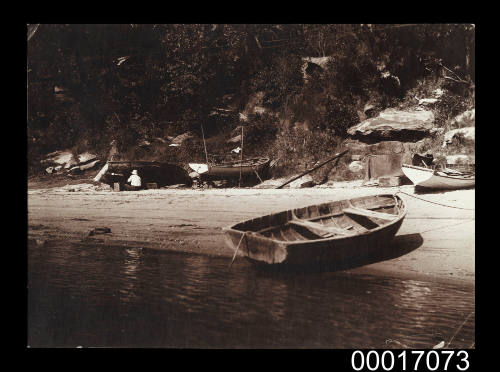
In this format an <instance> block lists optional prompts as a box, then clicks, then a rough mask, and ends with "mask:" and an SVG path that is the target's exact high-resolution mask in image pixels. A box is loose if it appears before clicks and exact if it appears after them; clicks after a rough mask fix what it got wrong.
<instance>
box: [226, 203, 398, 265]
mask: <svg viewBox="0 0 500 372" xmlns="http://www.w3.org/2000/svg"><path fill="white" fill-rule="evenodd" d="M406 212H407V210H406V205H405V204H404V202H403V200H402V199H401V198H399V197H398V196H396V195H390V194H388V195H375V196H365V197H360V198H354V199H350V200H340V201H334V202H329V203H324V204H317V205H311V206H308V207H303V208H297V209H293V210H288V211H283V212H279V213H274V214H270V215H266V216H263V217H258V218H254V219H251V220H247V221H244V222H240V223H237V224H235V225H233V226H231V227H228V228H225V229H224V234H225V238H226V243H227V244H228V245H229V246H230V247H231V248H232V249H233V250H235V251H238V250H239V253H240V254H242V255H243V256H245V257H246V258H247V259H249V260H250V261H251V262H254V263H260V264H264V265H265V266H278V265H279V266H282V265H283V264H286V265H293V266H295V265H315V264H325V263H332V264H336V263H339V262H340V263H349V262H358V261H362V260H363V259H366V258H370V259H376V258H377V257H383V256H384V253H385V248H386V247H388V246H389V243H390V241H391V239H392V238H393V237H394V235H395V234H396V232H397V231H398V230H399V228H400V226H401V224H402V222H403V219H404V217H405V216H406ZM235 254H236V252H235Z"/></svg>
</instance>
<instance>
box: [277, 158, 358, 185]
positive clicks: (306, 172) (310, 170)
mask: <svg viewBox="0 0 500 372" xmlns="http://www.w3.org/2000/svg"><path fill="white" fill-rule="evenodd" d="M348 151H349V150H345V151H342V152H341V153H338V154H336V155H335V156H334V157H332V158H330V159H328V160H326V161H324V162H323V163H321V164H319V165H317V166H315V167H314V168H312V169H309V170H308V171H305V172H304V173H301V174H299V175H298V176H296V177H293V178H292V179H291V180H288V181H286V182H285V183H284V184H282V185H280V186H278V187H276V188H277V189H281V188H282V187H283V186H286V185H288V184H289V183H291V182H293V181H295V180H298V179H299V178H300V177H302V176H305V175H306V174H308V173H311V172H312V171H314V170H316V169H318V168H321V167H322V166H323V165H325V164H327V163H329V162H331V161H333V160H335V159H339V158H341V157H342V156H344V155H345V154H346V153H347V152H348Z"/></svg>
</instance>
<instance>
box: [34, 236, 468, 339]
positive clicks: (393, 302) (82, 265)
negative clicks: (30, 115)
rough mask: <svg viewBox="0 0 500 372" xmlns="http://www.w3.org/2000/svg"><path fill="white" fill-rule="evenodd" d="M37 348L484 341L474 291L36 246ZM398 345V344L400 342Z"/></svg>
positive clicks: (149, 253)
mask: <svg viewBox="0 0 500 372" xmlns="http://www.w3.org/2000/svg"><path fill="white" fill-rule="evenodd" d="M28 258H29V271H28V285H29V291H28V345H29V346H30V347H76V346H83V347H90V346H105V347H178V348H184V347H190V348H242V347H244V348H283V347H286V348H290V347H292V348H401V347H403V346H402V345H406V346H408V347H415V348H416V347H426V348H428V347H432V346H433V345H435V344H437V343H439V342H440V341H441V340H444V341H445V342H448V341H449V340H450V339H451V338H452V337H453V336H454V334H455V333H456V331H457V330H458V329H459V327H460V325H461V324H463V323H464V321H465V320H466V319H467V321H466V322H465V324H463V326H462V328H461V329H460V331H459V332H458V334H456V336H455V337H454V339H453V342H452V344H451V345H450V346H451V347H455V348H461V347H470V346H471V344H472V343H473V342H474V325H475V318H474V313H473V312H474V288H473V287H458V286H456V285H451V284H438V283H434V282H432V283H431V282H422V281H416V280H407V279H400V278H388V277H376V276H369V275H359V274H352V273H349V272H337V273H310V274H302V275H268V274H267V275H265V274H262V273H259V272H257V271H256V270H255V269H254V268H253V267H252V266H251V265H250V264H249V263H247V262H246V261H244V260H243V259H237V260H236V261H235V263H234V264H233V266H232V267H231V268H229V267H228V263H229V262H230V259H228V258H225V259H222V258H211V257H207V256H201V255H191V254H183V253H165V252H158V251H154V250H146V249H127V248H105V247H92V246H90V247H81V246H72V245H69V246H68V245H60V244H52V245H49V246H46V247H39V246H34V245H30V246H29V254H28ZM391 340H392V341H391Z"/></svg>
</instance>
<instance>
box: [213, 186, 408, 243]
mask: <svg viewBox="0 0 500 372" xmlns="http://www.w3.org/2000/svg"><path fill="white" fill-rule="evenodd" d="M370 196H391V197H393V198H397V199H399V200H401V202H402V203H401V204H402V206H403V208H402V210H401V209H400V212H399V213H398V215H397V216H398V217H397V218H395V219H394V220H392V221H389V222H387V223H385V224H383V225H379V226H378V227H376V228H374V229H371V230H367V231H363V232H361V233H358V234H355V235H339V236H332V237H328V238H320V239H307V240H303V241H298V240H290V241H283V240H277V239H272V238H268V237H267V236H264V235H262V234H259V233H258V232H256V231H248V230H245V231H244V230H237V229H235V228H234V226H236V225H238V224H240V223H244V222H248V221H249V219H246V220H243V221H240V222H237V223H235V224H233V225H231V226H229V227H225V228H223V229H222V231H223V232H224V233H226V232H229V231H233V232H236V233H239V234H250V235H257V236H258V237H259V238H260V239H266V240H268V241H272V242H274V243H276V244H283V245H285V246H287V247H288V246H292V245H302V244H308V243H312V242H314V243H321V242H326V241H339V240H344V239H354V238H356V237H358V236H365V235H370V234H372V233H375V232H377V231H380V230H383V229H386V228H388V227H390V226H392V225H394V224H396V223H398V222H399V221H401V220H402V219H404V218H405V217H406V214H407V212H408V209H407V207H406V203H405V202H404V200H403V199H402V198H401V197H399V196H398V195H394V194H379V195H370ZM353 199H357V198H353ZM343 200H349V201H350V200H352V199H341V200H333V201H331V202H329V203H332V202H340V201H343ZM322 204H323V203H322ZM313 205H317V204H312V205H307V206H304V207H297V208H293V209H287V210H286V211H281V212H288V211H294V210H296V209H301V208H307V207H310V206H313ZM281 212H278V213H281ZM266 216H268V215H264V216H261V217H260V218H263V217H266ZM250 220H251V219H250ZM287 222H288V221H287ZM278 226H280V225H277V227H278Z"/></svg>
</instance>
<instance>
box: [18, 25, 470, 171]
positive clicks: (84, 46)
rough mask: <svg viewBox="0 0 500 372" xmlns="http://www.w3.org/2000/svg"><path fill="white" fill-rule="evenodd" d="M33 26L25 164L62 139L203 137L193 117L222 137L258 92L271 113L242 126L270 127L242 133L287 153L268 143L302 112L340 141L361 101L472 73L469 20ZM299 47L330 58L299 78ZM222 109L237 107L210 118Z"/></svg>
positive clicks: (383, 103)
mask: <svg viewBox="0 0 500 372" xmlns="http://www.w3.org/2000/svg"><path fill="white" fill-rule="evenodd" d="M28 35H29V41H28V62H27V65H28V66H27V67H28V142H29V154H28V155H29V159H30V161H32V162H35V161H37V160H38V159H39V157H40V156H41V154H43V153H47V152H50V151H55V150H58V149H63V148H73V149H74V150H75V151H81V150H86V149H90V150H93V151H97V152H101V153H102V154H104V153H105V151H106V150H107V149H108V148H109V143H110V141H111V140H113V139H115V140H117V143H118V146H119V148H120V149H121V150H126V149H127V148H129V147H130V146H132V145H134V144H136V143H137V141H138V140H140V139H144V138H155V137H159V138H165V137H166V136H169V135H178V134H181V133H183V132H185V131H192V132H194V133H195V134H198V135H200V136H201V127H200V124H203V125H204V127H205V135H207V136H217V135H218V134H220V133H222V132H227V131H228V130H229V131H230V130H232V129H234V127H236V126H237V125H239V124H240V123H239V122H238V120H239V119H238V115H237V113H238V112H239V111H241V110H243V109H244V108H245V106H246V105H247V103H248V101H249V98H250V97H251V96H252V95H254V94H256V93H257V92H263V98H262V106H263V107H264V108H266V109H267V110H268V115H269V117H267V119H266V120H265V122H264V121H263V119H262V116H258V115H257V116H255V117H252V118H250V119H249V124H254V125H255V126H256V127H257V128H259V129H261V130H262V131H265V132H266V133H269V136H268V138H263V137H262V135H260V136H259V134H258V133H257V131H256V130H253V131H249V134H250V133H251V137H249V142H248V144H249V145H250V146H251V145H252V144H253V145H255V146H257V147H258V148H259V149H260V150H261V151H262V149H263V145H262V144H263V143H265V144H266V146H268V147H267V148H266V149H265V150H268V151H274V152H279V153H280V154H282V155H285V153H287V152H289V151H292V150H291V148H290V149H276V148H274V150H272V149H273V146H279V144H280V143H286V142H287V141H286V138H285V137H283V138H281V139H280V138H276V136H279V135H280V133H283V136H290V135H291V133H292V132H290V131H291V129H290V128H289V127H287V126H286V125H285V126H283V125H284V124H283V123H288V125H290V124H293V123H295V122H307V123H308V125H309V127H310V129H311V130H313V131H315V130H318V131H321V132H322V133H323V134H322V136H323V137H321V138H322V140H323V143H324V144H325V142H324V140H325V138H328V141H331V142H330V143H331V144H335V143H336V142H337V141H338V138H341V137H342V136H345V133H346V130H347V129H348V128H349V127H350V126H352V125H354V124H356V123H357V122H359V120H360V117H361V116H360V114H359V113H360V111H362V109H363V106H364V105H365V104H366V102H368V101H370V102H375V104H376V105H377V107H378V108H384V107H388V106H391V105H393V104H395V103H397V102H399V101H401V100H403V99H404V97H405V94H406V93H407V92H408V91H409V90H410V89H415V87H416V85H417V82H419V81H420V82H421V81H422V79H427V78H430V77H441V78H443V76H446V81H447V82H448V83H449V84H450V89H454V90H455V92H456V94H457V95H459V96H466V95H468V94H470V92H471V90H473V89H472V88H473V84H474V78H475V77H474V62H475V61H474V26H471V25H465V24H461V25H435V24H433V25H294V24H285V25H276V24H273V25H244V24H235V25H220V24H218V25H196V24H189V25H175V24H168V25H153V24H151V25H136V24H125V25H116V24H115V25H67V24H60V25H39V26H37V27H35V26H33V25H29V26H28ZM304 57H329V58H330V59H329V62H328V63H327V64H326V66H324V68H322V69H320V70H318V71H308V73H307V74H308V76H307V79H305V78H304V70H303V67H304V60H303V58H304ZM395 77H396V78H395ZM220 109H227V110H229V111H232V112H233V113H234V115H233V116H227V115H226V116H224V117H225V118H226V119H224V117H223V118H214V112H215V113H217V110H220ZM215 116H217V115H215ZM228 117H230V118H231V119H230V120H228V119H227V118H228ZM233 121H234V122H233ZM304 138H305V137H304ZM273 140H275V142H272V141H273ZM267 144H268V145H267ZM326 144H328V143H326ZM249 151H250V152H252V151H253V150H252V148H250V149H249Z"/></svg>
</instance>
